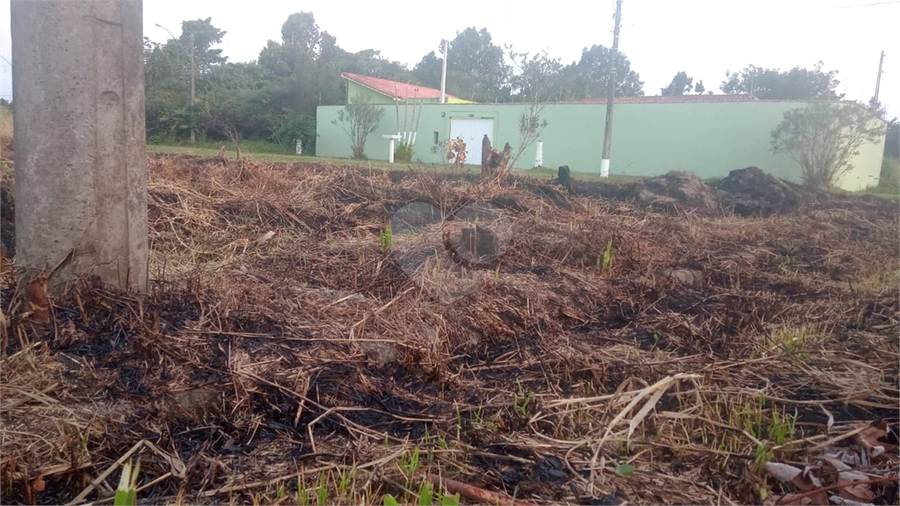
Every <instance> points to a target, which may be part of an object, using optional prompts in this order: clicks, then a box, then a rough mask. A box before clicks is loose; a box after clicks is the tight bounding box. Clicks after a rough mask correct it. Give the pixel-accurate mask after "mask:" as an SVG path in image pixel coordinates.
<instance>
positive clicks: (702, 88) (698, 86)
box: [694, 79, 712, 95]
mask: <svg viewBox="0 0 900 506" xmlns="http://www.w3.org/2000/svg"><path fill="white" fill-rule="evenodd" d="M704 91H706V87H705V86H703V79H701V80H699V81H697V84H695V85H694V93H697V94H701V95H702V94H703V92H704ZM711 94H712V92H710V95H711Z"/></svg>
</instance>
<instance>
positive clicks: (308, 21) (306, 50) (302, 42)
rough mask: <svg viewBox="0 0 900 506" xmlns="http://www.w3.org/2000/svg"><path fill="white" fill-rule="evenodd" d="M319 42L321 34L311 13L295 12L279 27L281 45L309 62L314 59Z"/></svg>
mask: <svg viewBox="0 0 900 506" xmlns="http://www.w3.org/2000/svg"><path fill="white" fill-rule="evenodd" d="M321 42H322V34H321V33H320V32H319V25H317V24H316V18H315V16H313V13H312V12H295V13H293V14H291V15H290V16H288V18H287V21H285V22H284V24H283V25H281V44H282V45H283V46H286V47H290V48H294V49H296V50H297V51H299V52H300V54H302V55H303V56H305V57H306V58H308V59H310V60H312V59H315V58H316V55H317V54H318V51H319V49H320V44H321Z"/></svg>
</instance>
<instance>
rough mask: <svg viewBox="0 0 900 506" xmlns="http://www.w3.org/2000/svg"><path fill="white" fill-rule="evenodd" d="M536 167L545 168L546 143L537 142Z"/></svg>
mask: <svg viewBox="0 0 900 506" xmlns="http://www.w3.org/2000/svg"><path fill="white" fill-rule="evenodd" d="M534 166H535V167H543V166H544V141H537V153H535V155H534Z"/></svg>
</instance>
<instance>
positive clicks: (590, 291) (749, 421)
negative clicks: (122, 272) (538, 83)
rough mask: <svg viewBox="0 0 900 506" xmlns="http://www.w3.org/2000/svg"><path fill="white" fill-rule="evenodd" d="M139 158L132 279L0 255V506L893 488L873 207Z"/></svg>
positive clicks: (750, 496)
mask: <svg viewBox="0 0 900 506" xmlns="http://www.w3.org/2000/svg"><path fill="white" fill-rule="evenodd" d="M149 170H150V185H149V186H150V190H149V208H150V209H149V211H150V231H151V239H150V246H151V249H152V253H151V270H150V272H151V278H152V280H153V286H152V291H151V293H150V294H149V295H147V296H145V297H139V296H136V295H133V294H126V293H115V292H112V291H108V290H105V289H102V288H99V287H96V286H93V285H92V284H91V283H90V280H85V281H84V282H82V283H79V284H78V285H77V286H74V287H73V288H72V290H71V291H70V292H69V293H68V294H67V295H65V296H63V297H60V298H58V299H56V300H54V301H53V304H54V307H53V309H54V310H53V322H52V323H50V324H40V323H36V322H34V321H33V320H31V319H30V318H29V317H28V315H27V312H26V309H27V308H25V307H24V306H23V304H22V302H21V298H20V297H18V296H17V295H16V294H15V293H14V290H13V288H14V280H13V278H14V275H13V269H14V258H13V257H12V255H11V252H10V251H9V250H8V249H4V253H3V264H2V265H3V266H2V271H3V272H2V274H3V277H2V280H3V286H2V288H3V295H2V308H3V311H4V314H5V315H6V316H7V323H6V325H5V326H4V332H6V333H7V334H6V339H8V343H7V341H6V340H5V341H4V344H5V345H6V349H5V350H4V352H5V355H4V357H5V358H4V359H3V361H2V370H0V379H2V418H0V420H2V436H3V452H2V467H0V479H2V483H0V486H2V492H3V495H4V501H3V502H4V503H13V502H32V503H45V504H51V503H54V504H55V503H65V502H68V501H72V500H76V499H77V500H78V501H80V502H87V501H99V500H103V499H106V501H107V503H109V502H111V501H110V500H109V499H108V498H109V497H111V495H112V490H113V489H115V486H116V484H117V482H118V477H119V474H120V470H119V468H118V466H117V464H116V462H117V461H118V462H119V463H122V462H125V461H126V460H127V459H128V458H132V457H138V456H139V457H140V463H141V468H140V477H141V484H142V489H141V490H140V491H139V492H138V497H139V499H141V500H146V501H148V502H150V503H171V504H184V503H209V504H213V503H215V504H222V503H254V504H257V503H260V504H268V503H280V504H297V503H298V502H300V504H323V503H363V502H364V503H372V504H386V502H385V499H384V496H385V495H386V494H391V495H392V496H394V497H395V498H396V499H397V500H398V501H399V502H401V503H413V504H422V503H428V504H431V502H429V500H430V499H429V486H428V485H423V484H427V483H437V484H438V486H436V487H434V497H433V500H434V501H435V502H436V503H440V502H439V501H441V500H443V501H444V502H445V503H446V504H449V503H453V502H454V501H455V499H453V498H450V497H444V498H440V497H439V490H444V491H446V492H447V495H448V496H450V495H453V494H455V493H457V492H460V493H461V498H460V499H459V501H460V502H461V503H474V502H481V503H503V504H512V503H516V504H543V503H560V502H568V503H576V504H620V503H623V502H628V503H638V504H685V503H694V504H696V503H700V504H746V503H769V504H773V503H775V502H776V501H778V500H781V501H783V502H787V503H791V504H806V503H809V502H813V503H818V502H821V501H823V500H824V501H828V497H829V496H830V495H835V496H838V495H840V496H843V497H849V498H855V500H858V501H860V502H871V503H875V504H894V503H896V501H897V465H898V458H897V446H896V445H897V439H896V437H897V436H896V434H897V433H896V428H897V423H898V419H897V406H898V397H900V393H898V360H900V352H898V340H897V335H898V322H900V302H898V297H900V293H898V282H900V258H898V249H900V239H898V215H900V212H898V208H897V204H896V202H895V201H889V200H882V199H879V198H877V197H872V196H865V197H856V196H836V195H830V194H827V193H812V192H805V191H802V190H800V189H798V188H795V187H789V186H786V185H784V186H778V187H777V188H780V190H778V192H781V193H778V192H775V193H777V195H774V194H773V192H772V191H766V189H765V188H764V189H763V190H764V191H760V192H755V193H754V191H752V190H753V188H752V187H750V186H745V188H744V189H745V190H746V192H745V193H742V192H743V190H735V189H734V187H732V188H731V190H732V192H730V193H729V192H723V191H716V190H713V189H711V188H708V187H706V186H705V185H702V184H700V183H699V182H691V181H689V180H675V179H673V180H668V181H669V183H666V182H665V181H667V180H665V179H661V180H659V181H655V182H641V183H633V184H629V185H624V186H623V185H620V186H615V187H610V186H604V185H602V184H597V183H582V184H581V185H580V186H576V189H575V192H574V194H569V193H566V192H565V191H564V190H562V189H561V188H560V187H559V186H555V185H551V184H548V183H547V182H545V181H540V180H536V179H515V178H508V179H504V180H488V181H476V180H474V178H473V177H471V176H462V175H460V176H457V177H452V176H448V175H440V174H436V173H433V172H432V173H416V172H383V171H380V170H368V169H365V168H360V167H342V166H338V165H326V164H279V165H276V164H266V163H259V162H253V161H250V160H241V161H235V160H229V161H227V162H226V161H224V160H217V159H215V158H201V157H191V156H172V155H164V154H155V155H152V156H151V158H150V161H149ZM676 179H677V178H676ZM673 181H674V182H673ZM745 183H746V181H745ZM3 184H4V188H3V189H4V192H3V200H4V202H3V211H4V212H3V217H2V218H3V220H4V227H3V231H4V233H5V234H7V236H8V235H9V234H8V230H10V229H9V228H8V227H7V225H8V224H9V220H10V219H11V216H10V214H11V211H12V209H13V206H12V202H11V192H10V185H11V178H10V177H9V174H8V173H4V177H3ZM667 184H671V185H676V186H677V187H672V186H668V187H667V186H666V185H667ZM748 184H749V183H748ZM685 185H687V186H690V185H694V186H693V187H692V188H691V191H690V192H685V191H682V190H684V188H685V187H686V186H685ZM698 185H699V186H698ZM785 188H786V189H785ZM775 197H778V198H775ZM767 199H768V200H767ZM760 202H762V204H760ZM6 243H7V237H5V238H4V244H6ZM879 448H880V449H879ZM807 467H808V471H807V472H805V473H801V474H799V475H795V474H796V471H795V470H797V469H799V470H801V471H802V470H804V468H807ZM479 494H480V495H479ZM791 494H793V495H791ZM513 498H514V499H513ZM388 502H390V500H389V499H388Z"/></svg>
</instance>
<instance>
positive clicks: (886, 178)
mask: <svg viewBox="0 0 900 506" xmlns="http://www.w3.org/2000/svg"><path fill="white" fill-rule="evenodd" d="M878 186H879V187H881V188H885V189H889V190H900V158H894V157H892V156H885V157H884V159H883V160H882V161H881V176H879V179H878Z"/></svg>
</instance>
